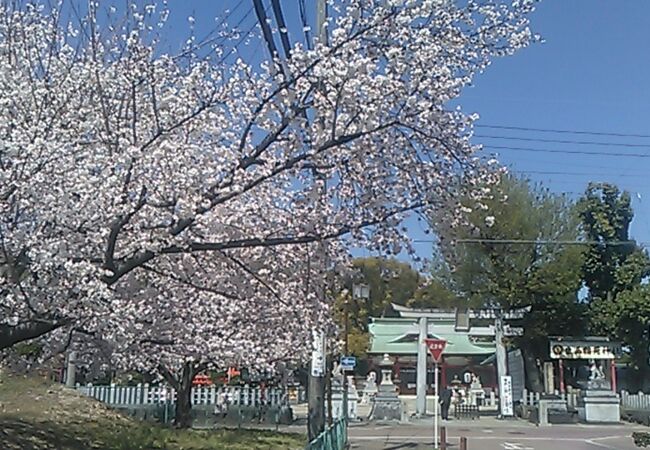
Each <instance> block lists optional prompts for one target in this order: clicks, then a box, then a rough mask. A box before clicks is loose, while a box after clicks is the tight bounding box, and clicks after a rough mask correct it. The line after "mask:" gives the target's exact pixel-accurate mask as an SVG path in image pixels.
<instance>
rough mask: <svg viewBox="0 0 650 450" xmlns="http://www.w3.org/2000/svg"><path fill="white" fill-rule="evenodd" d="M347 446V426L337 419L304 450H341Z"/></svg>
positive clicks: (345, 422)
mask: <svg viewBox="0 0 650 450" xmlns="http://www.w3.org/2000/svg"><path fill="white" fill-rule="evenodd" d="M347 444H348V424H347V421H346V420H345V419H339V420H337V421H336V422H334V423H333V424H332V426H331V427H329V428H327V429H326V430H325V431H323V432H322V433H321V434H320V435H318V437H317V438H316V439H314V440H313V441H311V442H310V443H309V444H307V447H305V450H343V449H344V448H346V446H347Z"/></svg>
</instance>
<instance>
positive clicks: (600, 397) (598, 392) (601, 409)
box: [580, 389, 621, 423]
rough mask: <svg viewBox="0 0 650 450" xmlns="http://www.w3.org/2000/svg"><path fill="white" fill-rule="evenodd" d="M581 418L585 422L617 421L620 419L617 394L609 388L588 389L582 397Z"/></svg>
mask: <svg viewBox="0 0 650 450" xmlns="http://www.w3.org/2000/svg"><path fill="white" fill-rule="evenodd" d="M582 402H583V404H584V410H583V409H582V408H581V409H580V412H581V416H582V417H580V418H581V419H583V420H584V421H585V422H587V423H618V422H620V421H621V405H620V399H619V397H618V394H616V393H615V392H612V391H610V390H604V389H590V390H588V391H586V392H585V394H584V397H583V398H582Z"/></svg>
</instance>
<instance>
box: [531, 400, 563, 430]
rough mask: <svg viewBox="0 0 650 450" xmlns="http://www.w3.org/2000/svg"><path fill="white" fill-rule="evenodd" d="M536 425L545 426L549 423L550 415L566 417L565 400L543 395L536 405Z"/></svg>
mask: <svg viewBox="0 0 650 450" xmlns="http://www.w3.org/2000/svg"><path fill="white" fill-rule="evenodd" d="M537 407H538V411H537V421H538V422H537V423H538V424H539V426H546V425H549V424H550V423H551V421H550V420H549V415H550V414H559V415H568V409H567V404H566V400H562V399H561V398H560V397H557V396H551V395H545V396H543V397H541V398H540V399H539V402H538V403H537Z"/></svg>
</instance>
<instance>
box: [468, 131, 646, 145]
mask: <svg viewBox="0 0 650 450" xmlns="http://www.w3.org/2000/svg"><path fill="white" fill-rule="evenodd" d="M474 137H477V138H481V139H504V140H508V141H526V142H545V143H553V144H574V145H604V146H608V147H633V148H647V149H650V144H632V143H627V142H626V143H623V142H598V141H574V140H568V139H567V140H565V139H542V138H526V137H515V136H490V135H485V134H477V135H475V136H474Z"/></svg>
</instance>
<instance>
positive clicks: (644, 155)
mask: <svg viewBox="0 0 650 450" xmlns="http://www.w3.org/2000/svg"><path fill="white" fill-rule="evenodd" d="M483 148H484V149H486V148H489V149H494V150H516V151H522V152H539V153H567V154H572V155H595V156H617V157H621V156H622V157H632V158H650V153H619V152H599V151H589V150H558V149H550V148H530V147H510V146H506V145H483Z"/></svg>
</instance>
